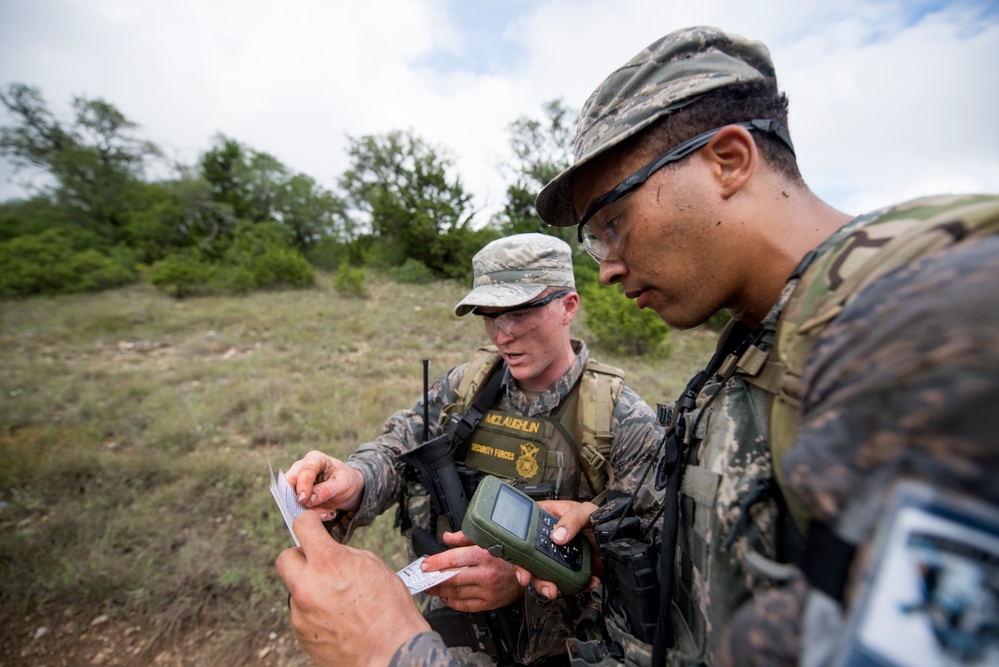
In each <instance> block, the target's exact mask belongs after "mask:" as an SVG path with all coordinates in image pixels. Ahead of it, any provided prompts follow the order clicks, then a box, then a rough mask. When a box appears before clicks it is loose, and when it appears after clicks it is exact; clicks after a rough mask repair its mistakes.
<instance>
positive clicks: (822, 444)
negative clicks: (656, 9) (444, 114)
mask: <svg viewBox="0 0 999 667" xmlns="http://www.w3.org/2000/svg"><path fill="white" fill-rule="evenodd" d="M786 127H787V118H786V99H785V98H784V96H783V95H782V94H780V93H778V90H777V84H776V75H775V72H774V70H773V66H772V63H771V62H770V58H769V55H768V53H767V50H766V48H765V47H764V46H763V45H762V44H760V43H757V42H752V41H749V40H746V39H744V38H742V37H739V36H737V35H731V34H725V33H722V32H721V31H719V30H716V29H713V28H693V29H688V30H682V31H678V32H675V33H672V34H670V35H667V36H666V37H664V38H662V39H660V40H658V41H657V42H655V43H653V44H652V45H650V46H649V47H648V48H647V49H645V50H644V51H642V52H641V53H640V54H638V55H637V56H636V57H635V58H634V59H633V60H631V61H630V62H629V63H627V64H625V65H624V66H623V67H622V68H620V69H619V70H617V71H616V72H614V73H613V74H611V75H610V76H609V77H608V78H607V79H606V80H605V81H604V82H603V83H602V84H601V85H600V86H599V87H598V88H597V90H596V91H595V92H594V93H593V95H592V96H591V97H590V99H589V100H588V101H587V103H586V105H585V106H584V108H583V111H582V114H581V119H580V125H579V129H578V132H577V137H576V144H575V157H576V161H575V164H573V165H572V167H570V168H569V169H568V170H566V171H565V172H564V173H562V174H560V175H559V176H558V177H556V178H555V179H553V181H552V182H551V183H549V184H548V185H547V186H546V187H545V189H544V190H543V191H542V193H541V194H540V196H539V198H538V205H537V207H538V211H539V213H540V215H541V216H542V218H543V219H545V221H546V222H548V223H550V224H554V225H559V226H569V225H574V226H578V228H579V234H580V241H582V242H583V243H584V245H586V246H587V248H588V250H589V251H590V254H591V255H592V256H593V257H594V259H596V260H597V261H598V262H599V263H600V279H601V282H603V283H605V284H614V283H619V284H621V285H622V287H623V288H624V290H625V294H626V295H627V296H628V297H629V298H633V299H636V302H637V305H638V307H640V308H642V307H649V308H653V309H654V310H656V312H657V313H658V314H659V315H660V317H661V318H662V319H663V321H665V322H666V323H668V324H671V325H673V326H676V327H680V328H685V327H691V326H696V325H698V324H700V323H702V322H704V321H705V320H706V319H707V317H709V316H710V315H711V314H712V313H713V312H714V311H716V310H718V309H725V310H727V311H728V312H729V313H730V314H731V315H732V318H733V324H732V326H731V328H730V330H729V331H728V332H727V334H726V335H725V336H723V340H722V341H721V342H720V354H719V355H718V358H719V360H720V361H719V363H718V364H712V365H709V368H708V369H707V370H708V372H707V373H706V375H705V377H703V378H700V379H699V381H698V382H695V383H692V384H691V385H690V387H689V389H692V390H693V391H692V393H694V394H695V395H696V398H695V399H694V400H693V401H692V402H691V404H690V405H689V406H681V405H680V404H677V405H674V406H673V410H672V415H671V418H674V419H675V420H676V425H675V429H671V433H672V434H674V435H675V438H672V439H668V441H667V442H669V441H670V440H672V441H673V442H675V443H676V446H677V449H678V450H679V451H678V452H677V456H678V457H679V458H680V465H679V466H676V467H675V468H673V469H672V470H665V469H664V470H663V475H662V476H661V478H660V479H661V480H665V479H666V478H667V477H668V473H671V472H673V471H676V470H679V474H678V475H677V478H678V479H679V480H682V481H678V483H677V488H676V489H674V490H671V489H670V488H669V487H667V489H666V493H667V499H668V498H669V496H670V494H671V493H672V494H675V495H678V501H679V502H678V505H679V507H678V508H676V509H674V510H673V512H674V515H673V519H672V520H673V522H674V526H675V527H674V528H673V529H672V533H673V535H675V536H676V538H675V545H676V546H675V548H673V549H669V550H667V549H665V548H664V550H663V551H664V554H666V555H667V556H668V557H667V558H664V559H663V561H662V565H663V568H664V569H663V570H661V572H662V574H663V576H662V580H663V581H666V582H668V585H669V588H668V589H667V590H668V593H669V596H668V600H667V601H666V602H665V604H664V605H663V607H662V609H661V611H662V610H665V609H666V608H667V607H668V614H663V616H662V617H661V620H662V621H663V628H662V629H661V630H660V633H659V635H658V636H657V637H656V641H655V642H653V644H652V645H645V644H643V643H641V642H637V641H634V638H633V637H629V636H628V632H627V629H626V628H625V629H624V631H619V632H616V633H615V632H612V633H611V634H612V637H613V638H614V639H615V640H616V641H617V642H618V643H619V645H620V646H621V647H622V648H623V650H624V652H625V654H626V659H627V661H628V662H633V663H636V664H661V663H662V662H663V661H664V660H665V662H666V663H667V664H676V665H680V664H683V665H687V664H708V665H714V664H751V665H772V664H781V665H793V664H808V665H821V664H827V663H828V661H829V660H831V659H832V658H833V657H834V656H836V655H838V654H839V653H840V652H841V651H842V650H843V647H842V646H840V645H838V644H844V645H845V644H846V643H847V642H848V641H849V637H846V635H847V633H845V632H844V627H845V624H844V619H845V618H847V617H848V616H849V613H850V611H851V610H850V605H849V603H848V602H847V601H848V600H850V592H851V591H850V580H849V578H848V573H849V571H850V570H851V568H859V567H863V566H864V563H863V561H862V559H860V558H857V557H855V554H856V553H862V552H863V549H864V547H866V546H868V545H869V544H870V542H871V540H872V536H873V535H874V532H875V528H876V527H877V525H878V519H879V517H881V516H883V515H884V509H885V507H886V506H887V504H888V498H889V496H890V494H892V493H893V491H894V489H895V486H896V485H895V483H896V482H898V481H900V480H902V479H909V478H915V479H922V480H924V481H927V482H929V483H930V484H931V485H934V486H935V487H936V488H937V489H938V490H939V489H956V490H960V491H961V492H962V493H964V494H966V496H968V497H970V498H973V499H975V500H976V501H982V502H984V503H987V504H990V506H991V511H992V512H993V513H995V511H996V509H995V508H996V506H997V505H996V504H997V503H999V486H996V485H995V484H994V483H993V484H991V485H990V484H989V480H990V479H992V478H994V476H995V474H996V473H997V472H999V446H997V444H996V443H997V440H996V438H995V432H996V429H997V428H999V417H997V414H999V413H997V412H996V411H994V410H990V409H989V408H988V407H987V406H988V405H989V404H991V403H994V402H995V400H996V399H997V398H999V347H997V345H996V343H997V342H999V281H996V273H995V272H996V269H995V267H996V266H997V261H999V256H997V252H999V239H997V238H996V236H995V233H996V231H999V198H997V197H994V196H966V197H937V198H926V199H923V200H918V201H915V202H909V203H906V204H902V205H899V206H896V207H891V208H888V209H885V210H881V211H877V212H874V213H872V214H869V215H865V216H861V217H859V218H854V219H852V220H851V218H850V216H848V215H846V214H844V213H841V212H839V211H836V210H834V209H832V208H831V207H829V206H828V205H826V204H825V203H823V202H822V201H820V200H819V199H818V198H817V197H815V195H814V194H812V193H811V192H810V191H809V190H808V188H807V186H806V185H805V184H804V181H803V179H802V178H801V175H800V173H799V172H798V169H797V165H796V160H795V154H794V148H793V145H792V144H791V140H790V136H789V135H788V133H787V131H786V129H785V128H786ZM667 446H668V445H667ZM669 458H670V457H669V456H666V457H664V461H665V460H668V459H669ZM664 468H665V466H664ZM775 468H776V469H775ZM669 505H670V503H669V500H667V506H669ZM987 506H988V505H987ZM669 512H670V510H669V509H668V510H667V517H666V520H667V522H669V521H670V519H671V517H670V516H669ZM583 514H585V512H581V513H580V514H579V516H574V517H565V518H563V522H564V524H563V525H565V526H566V527H567V528H570V530H568V536H569V537H571V536H572V534H573V533H574V532H575V526H578V525H579V522H580V521H581V520H582V519H580V517H581V516H582V515H583ZM669 533H670V530H668V529H664V533H663V535H664V536H668V535H669ZM666 543H670V544H672V543H673V542H672V541H670V540H667V539H665V538H664V544H666ZM858 548H859V549H860V551H857V549H858ZM993 558H995V556H993ZM792 563H800V564H801V569H800V570H799V569H798V568H797V567H795V566H794V565H793V564H792ZM903 565H904V564H903ZM831 572H838V573H839V575H838V576H834V575H833V574H831ZM539 586H540V587H541V588H542V590H544V585H543V584H540V583H539ZM608 624H609V625H610V626H612V627H613V626H615V625H617V626H619V625H620V623H618V622H617V619H614V618H609V619H608ZM618 629H619V630H620V628H618ZM901 640H902V641H903V642H904V641H905V639H904V638H901ZM597 648H599V647H597ZM584 654H585V655H584ZM577 655H578V656H580V658H581V659H580V662H589V663H591V664H592V663H601V664H607V663H608V660H607V659H606V657H605V656H606V654H602V653H600V652H599V651H598V650H594V647H593V646H583V647H581V648H580V650H579V651H578V653H577Z"/></svg>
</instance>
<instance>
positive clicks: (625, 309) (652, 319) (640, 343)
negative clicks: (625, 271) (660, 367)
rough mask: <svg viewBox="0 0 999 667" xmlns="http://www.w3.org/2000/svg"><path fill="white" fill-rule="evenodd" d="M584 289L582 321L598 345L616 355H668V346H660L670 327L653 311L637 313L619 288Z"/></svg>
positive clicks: (594, 286) (590, 286)
mask: <svg viewBox="0 0 999 667" xmlns="http://www.w3.org/2000/svg"><path fill="white" fill-rule="evenodd" d="M583 287H584V291H585V295H584V297H583V310H584V312H585V315H584V321H585V323H586V326H587V327H588V328H589V330H590V332H591V333H593V335H594V336H595V337H596V339H597V342H598V343H600V345H602V346H603V347H604V348H606V349H607V350H609V351H611V352H614V353H617V354H638V355H647V356H653V357H664V356H666V355H668V354H669V346H666V345H663V341H664V340H665V338H666V335H667V334H668V333H669V328H668V327H667V326H666V325H665V324H663V323H662V321H661V320H660V319H659V316H658V315H656V313H655V312H653V311H651V310H648V309H644V310H639V309H638V308H636V307H635V304H634V303H632V302H631V301H629V300H628V299H625V298H624V297H623V295H622V294H621V293H620V290H618V289H609V288H607V287H603V286H601V285H600V284H599V283H596V282H589V283H586V284H584V286H583Z"/></svg>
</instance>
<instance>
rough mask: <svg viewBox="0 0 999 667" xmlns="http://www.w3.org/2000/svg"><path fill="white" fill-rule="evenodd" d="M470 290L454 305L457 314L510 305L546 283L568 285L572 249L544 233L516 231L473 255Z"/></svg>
mask: <svg viewBox="0 0 999 667" xmlns="http://www.w3.org/2000/svg"><path fill="white" fill-rule="evenodd" d="M472 269H473V271H474V273H475V281H474V283H473V285H472V291H471V292H469V293H468V295H467V296H466V297H465V298H464V299H462V300H461V301H460V302H459V303H458V305H457V306H455V307H454V314H455V315H457V316H458V317H461V316H463V315H467V314H468V313H470V312H472V311H473V310H475V309H476V308H478V307H479V306H483V307H486V308H512V307H513V306H519V305H521V304H523V303H527V302H528V301H532V300H534V299H535V298H536V297H537V296H538V295H540V294H541V293H542V292H544V291H545V288H547V287H571V288H573V289H575V287H576V280H575V278H574V277H573V275H572V249H571V248H570V247H569V244H568V243H566V242H565V241H563V240H562V239H559V238H555V237H554V236H548V235H547V234H516V235H514V236H507V237H504V238H501V239H497V240H495V241H493V242H492V243H489V244H487V245H486V246H485V247H484V248H483V249H482V250H480V251H479V252H477V253H475V257H473V258H472Z"/></svg>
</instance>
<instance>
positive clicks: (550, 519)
mask: <svg viewBox="0 0 999 667" xmlns="http://www.w3.org/2000/svg"><path fill="white" fill-rule="evenodd" d="M556 523H558V519H556V518H555V516H554V515H552V514H549V513H548V512H546V511H544V510H541V511H540V516H539V520H538V535H537V538H536V539H535V540H534V548H535V549H537V550H538V551H540V552H541V553H543V554H545V555H546V556H548V557H549V558H552V559H554V560H555V561H557V562H559V563H561V564H562V565H565V566H566V567H568V568H569V569H571V570H572V571H573V572H578V571H579V569H580V568H581V567H582V566H583V552H582V550H580V549H579V547H577V546H574V545H572V544H566V545H558V544H555V543H554V542H552V530H554V529H555V524H556Z"/></svg>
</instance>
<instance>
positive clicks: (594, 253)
mask: <svg viewBox="0 0 999 667" xmlns="http://www.w3.org/2000/svg"><path fill="white" fill-rule="evenodd" d="M730 125H737V126H739V127H743V128H745V129H747V130H759V131H761V132H768V133H770V134H773V135H774V136H776V137H777V138H778V139H780V140H781V141H783V142H784V143H785V144H787V146H788V148H790V149H791V152H792V153H794V144H792V143H791V136H790V135H789V134H788V133H787V131H786V130H785V129H784V128H783V126H782V125H781V124H780V123H778V122H777V121H775V120H771V119H760V118H757V119H755V120H748V121H743V122H741V123H729V124H728V125H723V126H722V127H716V128H715V129H713V130H708V131H707V132H702V133H701V134H698V135H697V136H694V137H691V138H690V139H687V140H686V141H684V142H683V143H681V144H679V145H677V146H674V147H673V148H671V149H669V150H668V151H666V152H665V153H663V154H662V155H660V156H658V157H656V158H654V159H653V160H652V161H650V162H648V163H646V164H645V165H644V166H643V167H641V168H640V169H639V170H638V171H636V172H635V173H633V174H632V175H631V176H628V177H627V178H626V179H624V180H623V181H621V182H620V183H618V184H617V185H616V186H614V187H613V188H612V189H611V190H610V191H609V192H607V193H606V194H605V195H604V196H602V197H601V198H600V199H598V200H597V201H595V202H593V203H592V204H591V205H590V206H589V207H588V208H587V209H586V211H585V212H584V213H583V217H582V218H580V219H579V227H578V228H577V230H576V237H577V238H578V239H579V242H580V243H581V244H582V245H583V249H584V250H585V251H586V253H587V254H588V255H589V256H590V257H592V258H593V259H595V260H596V261H597V262H602V261H603V260H605V259H606V258H607V255H608V254H609V253H610V251H611V250H612V249H613V250H616V249H617V248H618V246H619V245H620V243H621V238H620V235H619V234H618V232H617V230H616V229H613V228H610V227H609V226H607V225H603V226H602V227H601V228H599V229H592V228H591V226H590V225H589V222H590V220H591V219H592V218H593V216H594V215H596V214H597V212H598V211H600V210H601V209H602V208H604V207H605V206H610V205H611V204H613V203H614V202H616V201H620V200H621V199H623V198H624V197H626V196H628V195H629V194H631V193H632V192H634V191H635V190H637V189H638V188H640V187H641V186H642V185H644V184H645V182H646V181H647V180H649V178H650V177H651V176H652V174H654V173H656V172H657V171H659V170H660V169H662V168H663V167H665V166H666V165H668V164H671V163H673V162H679V161H680V160H682V159H683V158H685V157H687V156H688V155H690V154H692V153H694V152H695V151H697V150H699V149H701V148H703V147H704V146H706V145H707V144H708V142H709V141H711V139H712V138H713V137H714V136H715V135H716V134H718V133H719V132H720V131H721V130H723V129H724V128H726V127H729V126H730Z"/></svg>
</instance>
